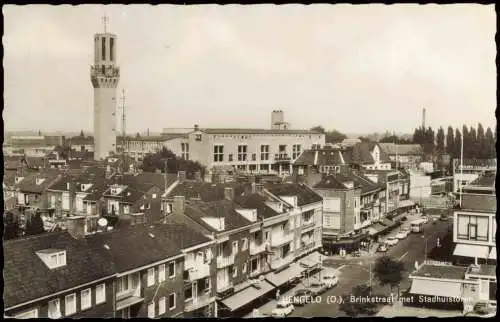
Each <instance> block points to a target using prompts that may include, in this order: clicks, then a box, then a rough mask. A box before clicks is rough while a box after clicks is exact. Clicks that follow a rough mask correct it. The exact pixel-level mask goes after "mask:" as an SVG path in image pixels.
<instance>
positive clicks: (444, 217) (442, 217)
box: [439, 214, 448, 221]
mask: <svg viewBox="0 0 500 322" xmlns="http://www.w3.org/2000/svg"><path fill="white" fill-rule="evenodd" d="M439 219H440V220H442V221H447V220H448V216H446V215H445V214H441V216H439Z"/></svg>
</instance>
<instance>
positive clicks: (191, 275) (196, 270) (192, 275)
mask: <svg viewBox="0 0 500 322" xmlns="http://www.w3.org/2000/svg"><path fill="white" fill-rule="evenodd" d="M208 276H210V265H209V264H207V263H197V264H196V265H195V266H194V267H192V268H189V269H187V270H185V271H184V280H185V281H188V282H194V281H196V280H199V279H201V278H204V277H208Z"/></svg>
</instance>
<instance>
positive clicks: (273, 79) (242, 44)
mask: <svg viewBox="0 0 500 322" xmlns="http://www.w3.org/2000/svg"><path fill="white" fill-rule="evenodd" d="M3 14H4V37H3V45H4V62H3V64H4V84H5V88H4V103H5V104H4V108H5V109H4V111H3V118H4V122H5V128H6V129H7V130H30V129H37V130H38V129H40V130H42V131H78V132H79V131H80V129H83V130H85V131H89V130H91V129H92V127H93V125H92V123H93V118H92V113H93V112H92V110H93V88H92V86H91V82H90V65H91V64H92V63H93V53H94V50H93V35H94V33H100V32H103V29H104V26H103V22H102V17H103V16H104V15H107V16H108V17H109V30H110V31H111V32H112V33H115V34H116V35H117V36H118V43H117V61H118V65H119V66H120V73H121V79H120V83H119V85H118V89H117V92H118V93H117V96H119V95H120V93H121V90H122V89H124V90H125V93H126V101H125V109H126V118H127V121H126V128H127V133H135V132H137V131H144V130H146V129H150V130H151V131H161V130H162V129H163V128H191V127H193V126H194V124H199V126H200V127H202V128H203V127H231V128H242V127H245V128H249V127H250V128H268V127H269V126H270V115H271V111H272V110H275V109H280V110H283V111H284V115H285V119H286V121H287V122H290V124H291V127H292V128H300V129H305V128H311V127H312V126H315V125H322V126H323V127H325V128H326V129H337V130H339V131H341V132H345V133H371V132H385V131H387V130H388V131H391V132H392V131H395V132H398V133H399V132H402V133H413V130H414V129H415V127H417V126H419V125H420V124H421V122H422V108H424V107H425V108H426V115H427V117H426V124H427V125H428V126H432V127H439V126H444V127H447V126H448V125H453V126H461V125H462V124H467V125H468V126H475V125H477V123H478V122H480V123H482V124H483V126H485V127H488V126H496V119H495V115H494V113H495V108H496V66H495V57H496V46H495V40H494V37H495V32H496V21H495V10H494V6H493V5H488V6H486V5H477V4H453V5H405V4H400V5H392V6H386V5H376V4H370V5H354V6H353V5H347V4H345V5H328V4H323V5H321V4H318V5H309V6H304V5H298V4H295V5H271V4H269V5H251V6H250V5H245V6H244V5H226V6H220V5H199V6H194V5H192V6H176V5H161V6H151V5H108V6H103V5H80V6H68V5H60V6H51V5H25V6H14V5H7V6H4V7H3ZM117 115H118V117H117V119H118V120H121V117H120V116H119V115H120V114H119V110H118V113H117ZM120 125H121V122H120V121H118V125H117V128H118V129H119V128H120Z"/></svg>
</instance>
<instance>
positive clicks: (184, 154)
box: [181, 143, 189, 160]
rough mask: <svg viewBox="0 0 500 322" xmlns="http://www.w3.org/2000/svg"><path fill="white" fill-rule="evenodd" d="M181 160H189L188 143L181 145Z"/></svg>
mask: <svg viewBox="0 0 500 322" xmlns="http://www.w3.org/2000/svg"><path fill="white" fill-rule="evenodd" d="M181 158H182V159H183V160H189V143H181Z"/></svg>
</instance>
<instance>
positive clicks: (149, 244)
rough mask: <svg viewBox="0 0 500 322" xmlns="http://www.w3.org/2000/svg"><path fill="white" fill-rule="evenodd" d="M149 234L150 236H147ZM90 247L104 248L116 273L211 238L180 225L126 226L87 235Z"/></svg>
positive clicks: (167, 256)
mask: <svg viewBox="0 0 500 322" xmlns="http://www.w3.org/2000/svg"><path fill="white" fill-rule="evenodd" d="M150 234H151V235H150ZM86 239H87V242H88V244H89V245H92V247H93V248H99V249H103V250H106V249H105V248H104V245H107V246H108V247H109V250H106V256H107V258H108V260H110V261H111V262H112V263H113V264H114V266H115V269H116V271H117V272H125V271H128V270H131V269H134V268H139V267H142V266H146V265H148V264H152V263H155V262H158V261H161V260H164V259H168V258H170V257H174V256H176V255H180V254H181V249H183V248H189V247H192V246H195V245H198V244H202V243H206V242H209V241H210V239H209V238H207V237H205V236H203V235H202V234H201V233H199V232H197V231H195V230H193V229H191V228H189V227H188V226H186V225H183V224H169V225H166V224H160V225H157V226H152V227H151V226H129V227H124V228H121V229H117V230H114V231H110V232H105V233H98V234H94V235H89V236H87V237H86Z"/></svg>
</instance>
